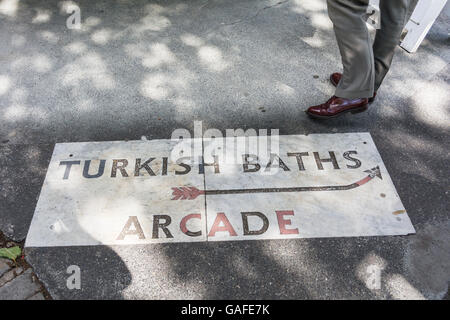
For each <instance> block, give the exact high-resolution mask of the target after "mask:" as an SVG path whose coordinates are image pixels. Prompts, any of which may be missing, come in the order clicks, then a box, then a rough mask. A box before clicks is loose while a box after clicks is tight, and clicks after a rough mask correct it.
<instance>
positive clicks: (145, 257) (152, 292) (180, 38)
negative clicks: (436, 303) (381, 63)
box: [0, 0, 450, 299]
mask: <svg viewBox="0 0 450 320" xmlns="http://www.w3.org/2000/svg"><path fill="white" fill-rule="evenodd" d="M76 3H77V4H78V6H79V7H80V9H81V20H82V24H81V29H80V30H71V29H68V28H67V27H66V19H67V18H68V16H69V15H68V14H66V13H61V8H64V1H44V0H37V1H19V0H0V62H1V63H0V122H1V126H0V163H1V166H0V178H1V180H0V181H1V185H0V230H1V231H2V232H3V233H4V234H5V236H7V237H8V238H10V239H12V240H15V241H22V240H23V239H25V237H26V234H27V231H28V228H29V225H30V221H31V218H32V216H33V212H34V208H35V205H36V202H37V198H38V196H39V192H40V189H41V186H42V183H43V179H44V177H45V173H46V170H47V165H48V162H49V160H50V157H51V153H52V150H53V146H54V144H55V143H56V142H77V141H111V140H138V139H141V138H142V137H145V138H146V139H155V138H169V137H170V136H171V134H172V132H173V131H174V130H175V129H177V128H186V129H188V130H191V131H192V130H193V126H194V120H197V121H202V124H203V129H204V130H206V129H209V128H216V129H219V130H221V131H222V132H223V133H225V130H226V129H237V128H243V129H249V128H254V129H256V130H258V129H270V128H275V129H279V130H280V134H309V133H336V132H370V133H371V135H372V137H373V138H374V141H375V143H376V145H377V148H378V150H379V151H380V154H381V156H382V158H383V160H384V163H385V165H386V167H387V169H388V171H389V173H390V175H391V177H392V179H393V181H394V184H395V186H396V188H397V191H398V193H399V195H400V198H401V199H402V202H403V204H404V205H405V207H406V209H407V211H408V215H409V216H410V218H411V221H412V223H413V225H414V227H415V228H416V230H417V234H416V235H412V236H405V237H368V238H333V239H301V240H300V239H297V240H276V241H275V240H273V241H272V240H267V241H251V242H226V243H196V244H186V243H182V244H158V245H142V246H117V247H107V246H92V247H59V248H35V249H32V250H29V252H26V259H27V261H28V262H29V263H30V264H31V266H32V267H33V269H34V271H35V273H36V275H37V276H38V278H39V279H40V280H41V281H42V282H43V283H44V284H45V286H46V288H47V289H48V291H49V293H50V294H51V295H52V296H53V297H54V298H59V299H78V298H117V299H122V298H125V299H138V298H144V299H222V298H233V299H244V298H245V299H260V298H264V299H270V298H272V299H303V298H320V299H325V298H338V299H341V298H362V299H402V298H428V299H442V298H444V297H445V295H446V294H447V291H448V283H449V280H450V274H449V270H450V255H449V252H450V250H449V249H450V248H449V244H450V241H449V240H450V239H449V235H450V222H449V214H448V207H449V191H448V185H449V178H448V177H449V174H448V171H449V170H448V161H449V151H448V150H449V141H450V140H449V138H450V135H449V130H448V128H449V125H448V124H449V120H450V115H449V113H450V110H449V105H450V91H449V79H448V75H449V73H450V66H449V62H450V46H449V44H450V42H449V28H450V17H449V14H448V12H449V10H448V8H449V5H447V9H445V10H444V13H443V14H442V15H441V17H440V18H439V19H438V21H437V22H436V24H435V25H434V26H433V28H432V29H431V31H430V33H429V35H428V36H427V38H426V39H425V41H424V43H423V44H422V46H421V47H420V48H419V51H418V52H417V53H415V54H408V53H406V52H405V51H403V50H401V49H400V48H398V51H397V55H396V57H395V60H394V63H393V68H392V70H391V72H390V73H389V75H388V77H387V79H386V81H385V83H384V85H383V87H382V88H381V89H380V91H379V92H378V97H377V101H376V102H375V103H374V104H372V105H371V107H370V108H369V111H368V112H365V113H361V114H358V115H348V116H344V117H341V118H338V119H335V120H330V121H326V122H319V121H312V120H311V119H309V118H308V117H307V116H306V114H305V113H304V110H305V109H306V108H307V107H308V106H309V105H313V104H317V103H321V102H323V101H325V100H326V99H328V98H329V96H331V95H332V94H333V87H332V86H331V84H330V83H329V80H328V77H329V74H331V73H332V72H335V71H339V70H340V68H341V65H340V61H339V53H338V49H337V45H336V42H335V39H334V33H333V30H332V26H331V22H330V21H329V19H328V16H327V12H326V2H325V1H323V0H320V1H319V0H287V1H280V0H276V1H256V0H250V1H239V0H229V1H225V0H220V1H219V0H216V1H207V0H198V1H197V0H193V1H188V2H187V1H180V0H169V1H136V0H130V1H125V0H117V1H88V0H86V1H77V2H76ZM225 257H226V258H225ZM70 265H78V266H80V268H81V270H82V286H81V290H69V289H68V288H67V286H66V280H67V277H68V276H69V275H68V274H67V272H66V270H67V267H68V266H70ZM369 266H372V267H373V268H375V269H376V270H378V271H379V272H380V274H381V277H382V285H381V288H376V289H374V288H373V287H372V286H371V285H370V275H368V274H367V273H366V271H365V270H367V268H368V267H369ZM378 271H377V272H378ZM447 297H448V295H447Z"/></svg>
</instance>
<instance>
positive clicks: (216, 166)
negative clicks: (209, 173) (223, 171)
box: [198, 155, 220, 174]
mask: <svg viewBox="0 0 450 320" xmlns="http://www.w3.org/2000/svg"><path fill="white" fill-rule="evenodd" d="M213 157H214V163H205V160H204V159H203V157H200V164H199V166H198V173H202V174H203V173H205V167H208V166H214V173H220V170H219V157H218V156H216V155H214V156H213Z"/></svg>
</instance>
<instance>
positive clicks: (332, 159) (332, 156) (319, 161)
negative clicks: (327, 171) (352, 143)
mask: <svg viewBox="0 0 450 320" xmlns="http://www.w3.org/2000/svg"><path fill="white" fill-rule="evenodd" d="M328 154H329V155H330V157H329V158H328V159H321V158H320V156H319V153H318V152H314V159H316V164H317V168H318V169H319V170H323V165H322V163H324V162H331V163H333V167H334V168H335V169H339V165H338V163H337V160H336V156H335V154H334V151H328Z"/></svg>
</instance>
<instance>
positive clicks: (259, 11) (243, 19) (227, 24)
mask: <svg viewBox="0 0 450 320" xmlns="http://www.w3.org/2000/svg"><path fill="white" fill-rule="evenodd" d="M289 1H290V0H284V1H279V2H277V3H275V4H273V5H270V6H265V7H263V8H261V9H259V10H257V11H256V13H255V14H254V15H248V16H246V17H245V18H242V19H238V20H236V21H233V22H230V23H224V22H223V23H221V24H220V25H219V26H217V27H216V28H214V29H213V30H211V31H209V32H208V33H211V32H213V31H217V30H219V29H220V28H222V27H226V26H232V25H235V24H239V23H242V22H245V21H248V20H251V19H254V18H256V17H257V16H258V15H259V14H260V13H261V12H262V11H264V10H267V9H271V8H274V7H278V6H281V5H283V4H285V3H287V2H289Z"/></svg>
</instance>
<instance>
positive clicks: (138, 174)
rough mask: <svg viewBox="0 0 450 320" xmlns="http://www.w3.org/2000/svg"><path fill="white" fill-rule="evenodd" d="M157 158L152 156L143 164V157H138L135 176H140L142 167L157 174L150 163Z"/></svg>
mask: <svg viewBox="0 0 450 320" xmlns="http://www.w3.org/2000/svg"><path fill="white" fill-rule="evenodd" d="M153 160H155V158H150V159H148V160H147V161H145V162H144V163H143V164H141V159H140V158H138V159H136V165H135V167H134V176H135V177H138V176H140V171H141V169H145V170H146V171H147V172H148V174H149V175H151V176H155V175H156V174H155V173H154V172H153V170H152V168H150V167H149V165H148V164H149V163H150V162H152V161H153Z"/></svg>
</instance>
